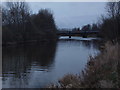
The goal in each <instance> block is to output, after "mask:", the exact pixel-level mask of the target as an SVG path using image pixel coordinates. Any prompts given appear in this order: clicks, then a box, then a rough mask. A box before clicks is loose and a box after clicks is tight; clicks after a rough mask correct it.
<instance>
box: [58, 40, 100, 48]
mask: <svg viewBox="0 0 120 90" xmlns="http://www.w3.org/2000/svg"><path fill="white" fill-rule="evenodd" d="M60 42H61V43H63V44H65V42H67V43H69V44H72V45H73V44H75V45H79V46H80V45H82V46H84V47H86V48H88V49H89V48H91V47H94V48H95V49H99V46H100V41H99V40H75V39H62V40H60Z"/></svg>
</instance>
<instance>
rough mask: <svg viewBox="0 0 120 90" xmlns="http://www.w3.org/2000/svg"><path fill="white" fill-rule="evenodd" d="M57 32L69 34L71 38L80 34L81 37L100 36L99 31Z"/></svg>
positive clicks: (61, 34)
mask: <svg viewBox="0 0 120 90" xmlns="http://www.w3.org/2000/svg"><path fill="white" fill-rule="evenodd" d="M57 34H58V35H59V36H69V38H71V36H80V37H84V38H86V37H88V36H93V35H94V36H98V35H99V31H90V30H89V31H58V32H57Z"/></svg>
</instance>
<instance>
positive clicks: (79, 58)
mask: <svg viewBox="0 0 120 90" xmlns="http://www.w3.org/2000/svg"><path fill="white" fill-rule="evenodd" d="M97 41H98V40H95V39H94V38H87V39H85V38H80V37H74V38H71V39H68V37H61V38H60V40H59V41H58V42H57V43H44V44H43V43H37V44H31V45H26V46H12V47H4V48H3V51H2V54H3V56H2V58H3V62H2V63H3V68H2V69H3V78H2V86H3V88H42V87H45V86H47V85H49V84H50V83H52V82H56V81H57V80H58V79H59V78H61V77H62V76H64V75H65V74H68V73H74V74H77V73H80V72H81V70H83V69H84V67H85V65H86V63H87V60H88V58H89V55H93V56H94V55H96V54H97V53H99V50H98V46H99V44H98V42H97Z"/></svg>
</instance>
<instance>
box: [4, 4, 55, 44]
mask: <svg viewBox="0 0 120 90" xmlns="http://www.w3.org/2000/svg"><path fill="white" fill-rule="evenodd" d="M56 30H57V28H56V25H55V21H54V17H53V14H52V12H51V11H50V10H47V9H41V10H39V12H38V13H37V14H31V13H30V10H29V7H28V5H27V3H25V2H7V3H6V8H3V7H2V43H3V44H10V43H24V42H31V41H49V40H55V39H56V38H57V35H56Z"/></svg>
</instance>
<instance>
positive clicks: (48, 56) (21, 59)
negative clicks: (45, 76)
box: [2, 43, 56, 87]
mask: <svg viewBox="0 0 120 90" xmlns="http://www.w3.org/2000/svg"><path fill="white" fill-rule="evenodd" d="M55 51H56V43H47V44H38V45H37V44H34V45H27V46H17V47H4V48H3V51H2V54H3V62H2V63H3V64H2V69H3V70H2V72H3V87H4V83H6V80H7V84H8V85H9V86H10V85H11V86H13V87H14V85H15V87H24V86H23V85H24V84H25V85H27V84H28V81H29V78H30V77H29V76H30V73H31V72H32V71H45V72H49V71H50V70H51V68H52V67H53V66H54V56H55ZM8 77H9V78H8ZM7 84H6V85H7ZM21 84H22V85H21ZM9 86H6V87H9Z"/></svg>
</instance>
